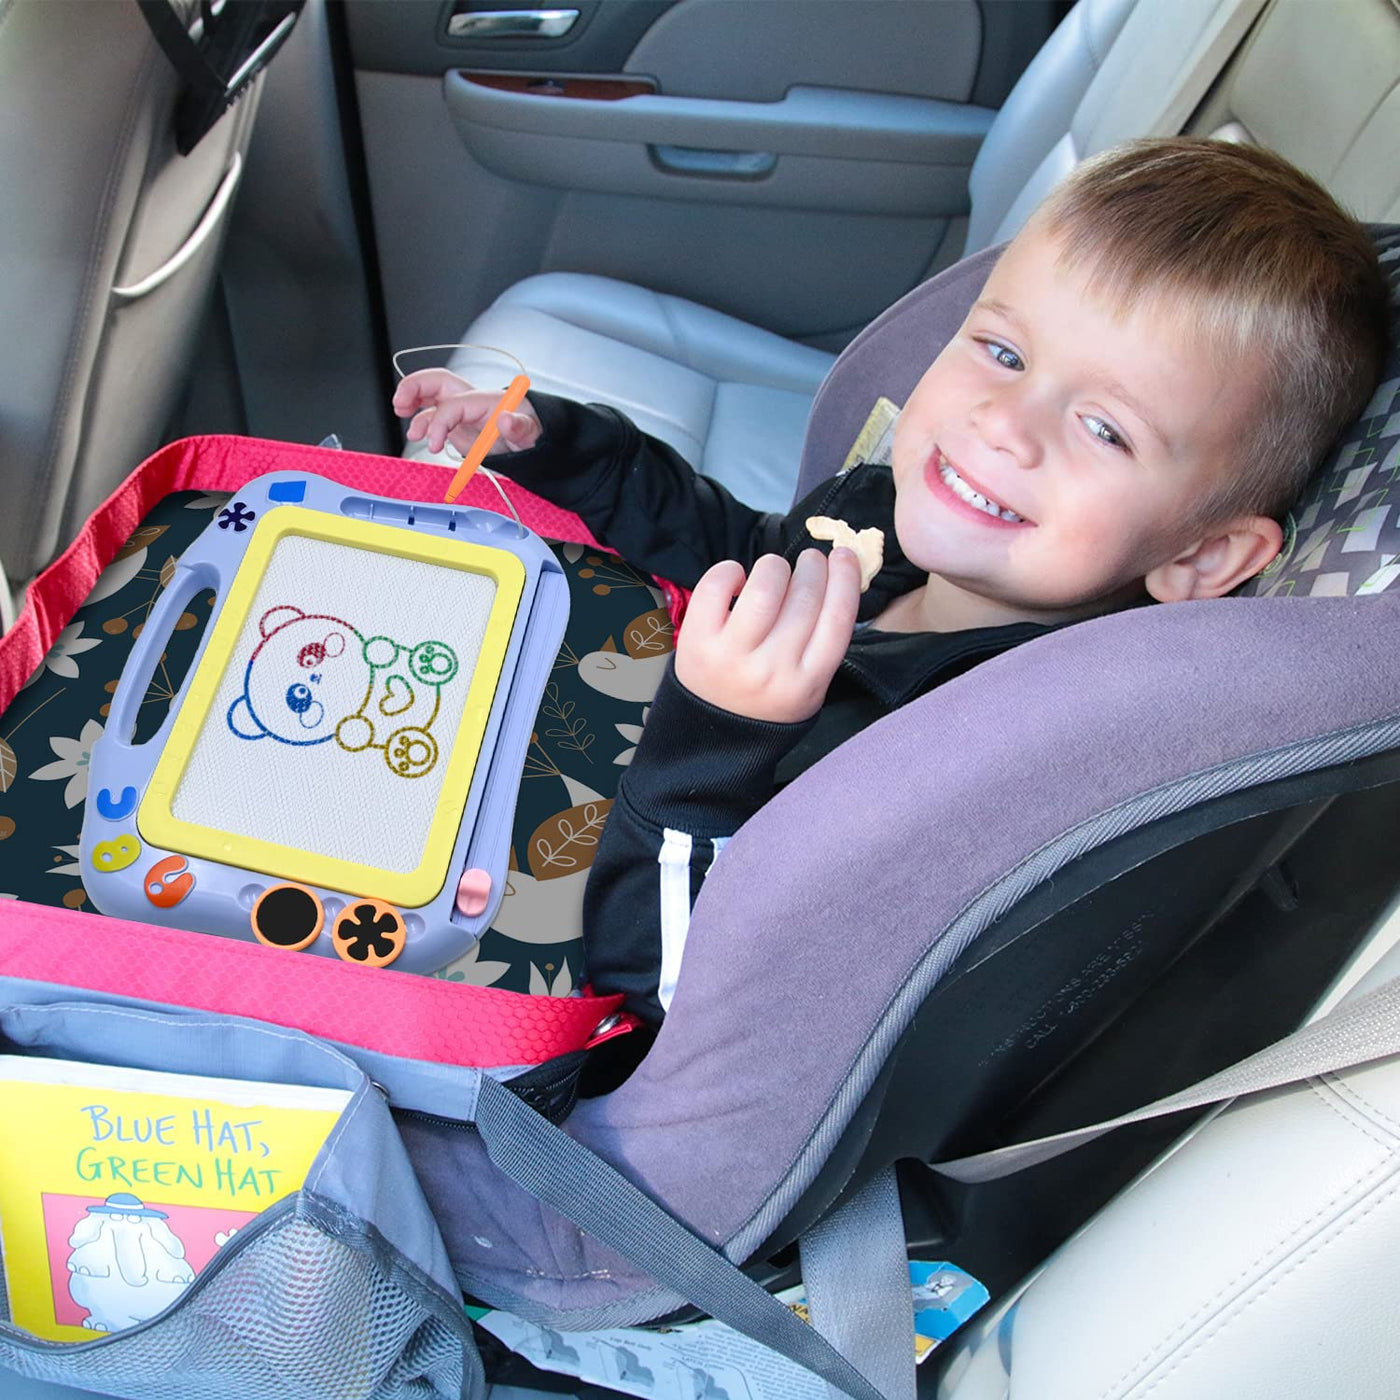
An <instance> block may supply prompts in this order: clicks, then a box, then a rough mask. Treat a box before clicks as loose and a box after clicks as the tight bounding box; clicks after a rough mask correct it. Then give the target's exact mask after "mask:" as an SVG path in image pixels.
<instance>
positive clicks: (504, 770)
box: [450, 555, 569, 937]
mask: <svg viewBox="0 0 1400 1400" xmlns="http://www.w3.org/2000/svg"><path fill="white" fill-rule="evenodd" d="M523 601H524V600H522V604H523ZM568 620H569V583H568V580H567V579H566V578H565V577H564V572H563V570H562V569H560V567H559V565H558V564H557V563H556V562H555V560H554V557H553V556H552V555H550V556H549V558H548V559H547V560H546V561H545V564H544V566H543V567H542V568H541V570H540V575H539V579H538V581H537V583H536V585H535V597H534V602H533V605H532V606H531V609H530V621H529V624H528V630H527V632H526V634H525V639H524V643H523V645H522V647H521V652H520V663H519V665H518V667H517V669H516V672H515V676H514V679H513V680H512V682H511V686H512V689H513V690H515V691H516V692H517V693H518V694H520V695H528V696H533V697H538V696H539V695H541V694H542V693H543V691H544V687H545V683H546V682H547V681H548V679H549V673H550V671H551V669H552V668H553V666H554V661H555V658H556V657H557V656H558V654H559V644H560V643H561V642H562V641H563V640H564V628H565V625H566V624H567V622H568ZM537 706H538V699H536V700H535V702H534V703H532V704H528V705H508V706H507V707H506V711H505V720H504V722H503V723H502V725H501V728H500V731H499V732H498V734H497V735H496V749H495V753H494V754H493V755H492V758H491V767H490V769H489V771H488V773H487V777H486V787H485V790H484V792H483V794H482V799H481V808H480V810H479V811H478V813H477V818H476V824H475V830H474V831H473V833H472V839H471V842H470V844H469V845H468V847H467V858H466V863H465V867H464V869H465V870H480V871H487V872H491V874H492V877H493V879H494V880H495V881H496V884H495V886H494V887H493V888H492V889H491V891H490V893H489V895H488V897H487V902H486V904H485V906H484V907H482V908H481V909H480V911H479V912H476V913H472V914H467V913H465V912H464V911H463V909H462V907H461V906H460V905H458V907H457V908H456V909H454V910H453V912H452V914H451V915H450V918H451V921H452V922H453V923H454V924H456V925H457V926H458V927H459V928H461V929H463V930H464V931H465V932H466V933H468V934H470V935H472V936H474V937H479V936H480V935H481V934H483V933H484V932H485V931H486V930H487V928H489V927H490V924H491V920H492V919H494V918H495V917H496V911H497V910H498V909H499V908H500V904H501V898H502V896H503V894H504V893H505V870H506V865H507V863H508V859H509V852H510V837H511V819H512V817H513V815H514V813H515V804H516V801H517V799H518V798H519V795H520V781H521V778H522V777H523V776H524V769H525V757H526V754H527V753H528V752H529V748H530V735H531V733H532V732H533V731H534V728H535V717H536V710H537ZM462 873H463V871H462V870H456V871H454V874H453V877H454V878H457V877H458V876H460V875H462Z"/></svg>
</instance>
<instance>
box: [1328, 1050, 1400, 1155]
mask: <svg viewBox="0 0 1400 1400" xmlns="http://www.w3.org/2000/svg"><path fill="white" fill-rule="evenodd" d="M1357 1068H1360V1066H1357ZM1318 1082H1319V1084H1320V1085H1321V1086H1325V1087H1326V1088H1327V1089H1328V1090H1329V1091H1330V1092H1331V1093H1332V1094H1333V1095H1334V1096H1335V1097H1336V1098H1337V1099H1340V1100H1341V1102H1340V1103H1333V1104H1331V1105H1330V1106H1331V1108H1332V1110H1333V1112H1334V1113H1336V1114H1338V1115H1339V1116H1341V1117H1343V1118H1345V1119H1346V1121H1347V1122H1349V1123H1351V1124H1352V1126H1354V1127H1356V1128H1357V1129H1360V1130H1361V1131H1366V1129H1367V1127H1369V1128H1372V1129H1378V1130H1379V1131H1378V1132H1368V1133H1367V1136H1369V1137H1372V1138H1373V1139H1374V1141H1375V1142H1377V1143H1378V1144H1380V1145H1381V1146H1383V1147H1387V1148H1394V1147H1396V1146H1400V1143H1397V1137H1400V1122H1397V1121H1396V1120H1395V1119H1394V1118H1392V1117H1391V1116H1390V1114H1388V1113H1387V1112H1386V1111H1385V1110H1384V1109H1383V1108H1381V1107H1380V1106H1379V1105H1378V1104H1375V1103H1373V1102H1372V1101H1371V1100H1370V1099H1368V1098H1367V1097H1366V1096H1365V1095H1364V1094H1361V1093H1358V1092H1357V1091H1356V1089H1355V1088H1353V1087H1352V1086H1351V1085H1350V1084H1348V1083H1347V1082H1346V1081H1345V1080H1344V1079H1342V1078H1341V1076H1340V1075H1339V1074H1325V1075H1320V1076H1319V1077H1318ZM1363 1125H1366V1127H1363ZM1381 1133H1385V1134H1386V1135H1385V1136H1381V1135H1380V1134H1381Z"/></svg>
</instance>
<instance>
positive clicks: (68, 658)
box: [44, 622, 102, 680]
mask: <svg viewBox="0 0 1400 1400" xmlns="http://www.w3.org/2000/svg"><path fill="white" fill-rule="evenodd" d="M101 644H102V638H101V637H84V636H83V624H82V623H81V622H70V623H69V624H68V626H67V627H65V628H64V629H63V631H62V632H60V633H59V634H58V639H57V640H56V641H55V642H54V644H53V646H52V647H51V648H50V649H49V654H48V655H47V656H46V657H44V665H45V666H47V667H48V668H49V670H50V671H52V672H53V673H54V675H56V676H63V677H65V678H66V679H68V680H75V679H76V678H77V675H78V663H77V662H76V661H74V660H73V658H74V657H75V656H81V655H82V654H83V652H85V651H91V650H92V649H93V647H95V646H101Z"/></svg>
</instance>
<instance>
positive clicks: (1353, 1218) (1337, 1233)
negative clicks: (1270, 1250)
mask: <svg viewBox="0 0 1400 1400" xmlns="http://www.w3.org/2000/svg"><path fill="white" fill-rule="evenodd" d="M1397 1190H1400V1183H1397V1184H1395V1185H1392V1186H1391V1187H1390V1189H1389V1190H1387V1191H1385V1192H1383V1193H1382V1194H1381V1195H1379V1196H1377V1197H1376V1199H1375V1200H1373V1201H1371V1202H1370V1204H1369V1205H1367V1206H1366V1207H1365V1209H1364V1210H1361V1211H1358V1212H1357V1213H1356V1214H1355V1215H1349V1216H1347V1217H1345V1218H1344V1219H1343V1220H1341V1221H1339V1222H1337V1225H1338V1228H1336V1229H1335V1230H1333V1231H1331V1232H1329V1233H1327V1234H1325V1235H1322V1236H1320V1237H1319V1238H1317V1239H1315V1240H1313V1241H1311V1242H1310V1244H1309V1245H1308V1247H1307V1248H1306V1249H1305V1250H1304V1251H1303V1252H1302V1253H1300V1254H1299V1255H1298V1256H1297V1257H1296V1258H1294V1259H1293V1260H1292V1261H1291V1262H1290V1263H1289V1264H1288V1265H1287V1267H1286V1268H1283V1269H1281V1270H1279V1271H1278V1272H1277V1273H1276V1274H1275V1275H1274V1276H1273V1277H1272V1278H1271V1279H1270V1280H1269V1281H1268V1282H1267V1283H1266V1284H1265V1285H1264V1286H1263V1287H1262V1288H1260V1289H1259V1290H1258V1292H1256V1293H1253V1294H1251V1295H1250V1296H1249V1297H1247V1298H1245V1299H1244V1300H1243V1301H1242V1302H1240V1303H1239V1306H1238V1307H1237V1308H1235V1309H1234V1311H1233V1313H1232V1314H1231V1315H1228V1316H1221V1317H1220V1318H1218V1319H1216V1321H1215V1323H1214V1324H1212V1325H1211V1326H1210V1327H1209V1328H1207V1329H1206V1330H1204V1331H1202V1332H1198V1333H1197V1334H1196V1336H1195V1338H1194V1339H1193V1340H1192V1343H1191V1344H1190V1345H1189V1346H1187V1347H1186V1348H1184V1349H1183V1350H1182V1351H1181V1352H1180V1353H1179V1354H1178V1355H1177V1356H1176V1358H1175V1359H1174V1360H1173V1361H1172V1363H1171V1365H1170V1366H1168V1367H1167V1369H1166V1370H1165V1371H1163V1372H1162V1374H1161V1375H1160V1376H1158V1377H1157V1379H1156V1380H1154V1381H1153V1382H1152V1383H1151V1384H1150V1385H1149V1386H1148V1387H1147V1388H1146V1389H1145V1390H1142V1391H1140V1392H1139V1394H1140V1395H1144V1396H1145V1395H1149V1394H1151V1392H1152V1391H1154V1390H1155V1389H1156V1388H1157V1387H1158V1386H1159V1385H1161V1384H1163V1382H1165V1381H1166V1380H1167V1379H1168V1377H1170V1375H1171V1374H1172V1372H1173V1371H1175V1370H1178V1369H1179V1368H1180V1367H1181V1366H1182V1365H1183V1364H1184V1363H1185V1362H1186V1361H1188V1360H1189V1359H1190V1358H1191V1356H1192V1355H1193V1354H1194V1353H1195V1352H1196V1351H1198V1350H1200V1348H1201V1347H1202V1346H1204V1345H1205V1343H1206V1342H1207V1341H1209V1340H1211V1338H1212V1337H1213V1336H1214V1334H1215V1333H1217V1332H1220V1331H1223V1330H1224V1329H1225V1328H1226V1327H1228V1326H1229V1325H1230V1324H1231V1323H1233V1322H1234V1321H1236V1319H1237V1318H1238V1317H1239V1316H1240V1315H1241V1314H1242V1313H1244V1312H1246V1311H1247V1310H1248V1309H1250V1308H1252V1307H1253V1306H1254V1305H1255V1303H1257V1302H1258V1301H1259V1300H1260V1299H1261V1298H1264V1297H1266V1296H1267V1295H1268V1294H1269V1293H1271V1292H1272V1291H1273V1290H1274V1289H1275V1288H1276V1287H1277V1286H1278V1285H1279V1284H1280V1283H1282V1282H1283V1280H1284V1279H1286V1278H1287V1277H1288V1276H1289V1275H1290V1274H1291V1273H1293V1272H1294V1270H1296V1269H1298V1268H1300V1267H1302V1265H1304V1264H1306V1263H1307V1262H1308V1261H1309V1260H1310V1259H1311V1258H1312V1256H1313V1255H1315V1254H1318V1253H1320V1252H1321V1251H1322V1250H1323V1249H1324V1248H1326V1247H1327V1246H1328V1245H1330V1244H1332V1243H1334V1242H1335V1241H1336V1240H1337V1239H1339V1238H1340V1237H1341V1236H1342V1235H1344V1234H1346V1233H1347V1231H1348V1230H1350V1229H1351V1228H1352V1227H1353V1226H1354V1225H1356V1224H1358V1223H1360V1222H1361V1221H1363V1220H1365V1219H1366V1217H1367V1216H1368V1215H1370V1214H1371V1212H1372V1211H1374V1210H1377V1209H1379V1208H1380V1207H1381V1206H1383V1205H1385V1204H1386V1203H1387V1202H1388V1201H1389V1200H1390V1198H1391V1197H1392V1196H1394V1195H1395V1194H1396V1192H1397ZM1104 1393H1105V1394H1107V1392H1104ZM1127 1393H1128V1392H1124V1394H1125V1395H1126V1394H1127Z"/></svg>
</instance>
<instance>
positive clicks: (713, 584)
mask: <svg viewBox="0 0 1400 1400" xmlns="http://www.w3.org/2000/svg"><path fill="white" fill-rule="evenodd" d="M736 597H737V599H738V601H737V602H735V603H734V607H733V609H732V610H731V609H730V606H729V604H730V602H731V600H733V599H735V598H736ZM859 605H860V563H859V561H858V560H857V559H856V556H855V555H854V554H853V553H852V552H851V551H850V550H849V549H834V550H832V552H831V556H830V558H829V559H828V557H827V556H826V555H824V554H823V553H822V552H821V551H820V550H818V549H807V550H804V551H803V552H802V554H801V555H799V556H798V560H797V566H796V568H794V569H791V570H789V568H788V566H787V563H786V561H785V560H783V559H781V558H779V557H778V555H776V554H765V555H764V556H763V558H761V559H760V560H758V562H757V563H755V564H754V566H753V569H752V571H751V572H750V574H749V577H748V581H747V582H745V580H744V569H743V566H742V565H741V564H738V563H736V562H735V561H734V560H732V559H731V560H726V561H725V562H724V563H722V564H716V565H715V566H714V567H713V568H711V569H710V570H708V571H707V572H706V574H705V576H704V577H703V578H702V579H701V580H700V582H699V583H697V584H696V585H695V592H694V593H693V594H692V595H691V599H690V606H689V608H688V609H687V610H686V615H685V624H684V626H683V627H682V628H681V632H680V637H679V639H678V640H677V642H676V677H677V679H678V680H679V681H680V682H681V684H682V685H683V686H685V688H686V689H687V690H689V691H690V692H691V693H692V694H694V695H698V696H699V697H700V698H701V699H702V700H707V701H709V703H710V704H712V705H715V706H718V707H719V708H720V709H722V710H728V711H729V712H730V713H731V714H736V715H744V716H747V717H748V718H749V719H761V720H770V721H773V722H776V723H779V724H792V723H795V722H797V721H798V720H804V719H810V718H811V717H812V716H813V715H814V714H816V712H817V711H818V710H819V709H821V705H822V701H823V700H824V699H825V698H826V690H827V686H829V685H830V684H831V678H832V676H834V675H835V674H836V668H837V667H838V666H839V665H840V664H841V658H842V657H843V656H845V654H846V648H847V646H849V645H850V641H851V633H852V631H854V629H855V624H856V609H857V608H858V607H859Z"/></svg>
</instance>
